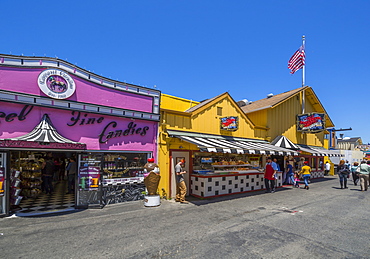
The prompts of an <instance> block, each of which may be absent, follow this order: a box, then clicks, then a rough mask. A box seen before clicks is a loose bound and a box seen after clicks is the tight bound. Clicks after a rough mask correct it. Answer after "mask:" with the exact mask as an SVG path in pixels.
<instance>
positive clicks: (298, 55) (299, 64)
mask: <svg viewBox="0 0 370 259" xmlns="http://www.w3.org/2000/svg"><path fill="white" fill-rule="evenodd" d="M305 58H306V54H305V50H304V46H303V45H302V46H301V47H300V48H299V49H298V50H297V51H296V52H295V53H294V54H293V56H292V57H291V58H290V59H289V61H288V68H289V69H290V73H291V74H294V73H295V72H296V71H297V70H299V69H301V68H303V66H304V65H305Z"/></svg>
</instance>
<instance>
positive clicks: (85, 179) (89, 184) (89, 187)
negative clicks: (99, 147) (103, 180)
mask: <svg viewBox="0 0 370 259" xmlns="http://www.w3.org/2000/svg"><path fill="white" fill-rule="evenodd" d="M99 179H100V168H99V167H98V166H81V167H80V173H79V175H78V186H79V188H80V191H97V190H99Z"/></svg>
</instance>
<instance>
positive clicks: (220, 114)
mask: <svg viewBox="0 0 370 259" xmlns="http://www.w3.org/2000/svg"><path fill="white" fill-rule="evenodd" d="M217 115H218V116H222V107H217Z"/></svg>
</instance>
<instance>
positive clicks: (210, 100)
mask: <svg viewBox="0 0 370 259" xmlns="http://www.w3.org/2000/svg"><path fill="white" fill-rule="evenodd" d="M225 94H227V95H229V93H227V92H225V93H222V94H220V95H217V96H215V97H212V98H209V99H207V100H204V101H202V102H200V103H199V104H197V105H195V106H193V107H191V108H189V109H187V110H186V111H185V112H193V111H196V110H198V109H200V108H202V107H203V106H205V105H206V104H208V103H210V102H212V101H213V100H216V99H217V98H219V97H221V96H223V95H225Z"/></svg>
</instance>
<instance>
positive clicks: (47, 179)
mask: <svg viewBox="0 0 370 259" xmlns="http://www.w3.org/2000/svg"><path fill="white" fill-rule="evenodd" d="M54 171H55V166H54V162H53V160H52V158H49V157H48V158H47V159H46V163H45V164H44V168H43V175H42V180H43V182H44V188H45V193H46V194H51V193H52V192H53V176H54Z"/></svg>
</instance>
